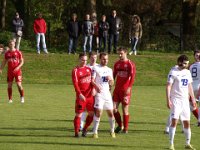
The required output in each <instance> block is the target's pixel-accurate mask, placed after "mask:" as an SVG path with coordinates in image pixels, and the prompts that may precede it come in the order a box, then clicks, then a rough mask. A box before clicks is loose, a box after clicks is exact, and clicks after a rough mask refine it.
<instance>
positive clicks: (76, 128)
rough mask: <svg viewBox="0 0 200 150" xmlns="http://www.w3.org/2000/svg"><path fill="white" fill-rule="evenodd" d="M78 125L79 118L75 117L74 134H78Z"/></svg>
mask: <svg viewBox="0 0 200 150" xmlns="http://www.w3.org/2000/svg"><path fill="white" fill-rule="evenodd" d="M80 123H81V118H80V117H77V116H75V118H74V131H75V133H78V132H79V128H80Z"/></svg>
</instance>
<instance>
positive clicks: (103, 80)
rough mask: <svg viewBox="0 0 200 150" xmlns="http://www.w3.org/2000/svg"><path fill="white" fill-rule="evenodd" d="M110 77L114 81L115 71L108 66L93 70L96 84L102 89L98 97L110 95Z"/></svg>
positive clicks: (98, 66) (99, 66) (97, 67)
mask: <svg viewBox="0 0 200 150" xmlns="http://www.w3.org/2000/svg"><path fill="white" fill-rule="evenodd" d="M108 76H110V77H111V79H112V80H113V71H112V69H111V68H109V67H107V66H101V65H97V66H95V67H94V68H93V73H92V77H93V78H94V79H95V83H96V84H97V85H98V86H100V87H101V92H100V93H97V95H99V94H103V95H108V94H110V90H109V89H110V87H109V83H108V79H107V77H108Z"/></svg>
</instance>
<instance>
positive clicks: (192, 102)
mask: <svg viewBox="0 0 200 150" xmlns="http://www.w3.org/2000/svg"><path fill="white" fill-rule="evenodd" d="M188 90H189V96H190V97H191V104H192V106H193V107H194V108H196V106H197V105H196V101H195V96H194V92H193V87H192V84H191V83H189V84H188Z"/></svg>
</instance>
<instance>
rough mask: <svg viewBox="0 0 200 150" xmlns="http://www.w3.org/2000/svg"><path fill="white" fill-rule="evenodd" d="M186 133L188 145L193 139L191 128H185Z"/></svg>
mask: <svg viewBox="0 0 200 150" xmlns="http://www.w3.org/2000/svg"><path fill="white" fill-rule="evenodd" d="M183 130H184V134H185V139H186V145H189V144H190V140H191V129H190V128H188V129H186V128H184V129H183Z"/></svg>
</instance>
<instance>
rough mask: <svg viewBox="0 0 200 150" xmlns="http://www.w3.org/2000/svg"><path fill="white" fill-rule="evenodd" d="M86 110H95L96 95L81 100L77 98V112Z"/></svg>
mask: <svg viewBox="0 0 200 150" xmlns="http://www.w3.org/2000/svg"><path fill="white" fill-rule="evenodd" d="M85 110H87V112H88V111H94V97H93V96H91V97H87V98H86V100H85V101H83V100H80V99H79V98H77V99H76V104H75V112H76V113H82V112H84V111H85Z"/></svg>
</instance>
